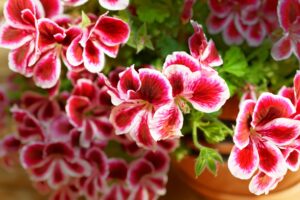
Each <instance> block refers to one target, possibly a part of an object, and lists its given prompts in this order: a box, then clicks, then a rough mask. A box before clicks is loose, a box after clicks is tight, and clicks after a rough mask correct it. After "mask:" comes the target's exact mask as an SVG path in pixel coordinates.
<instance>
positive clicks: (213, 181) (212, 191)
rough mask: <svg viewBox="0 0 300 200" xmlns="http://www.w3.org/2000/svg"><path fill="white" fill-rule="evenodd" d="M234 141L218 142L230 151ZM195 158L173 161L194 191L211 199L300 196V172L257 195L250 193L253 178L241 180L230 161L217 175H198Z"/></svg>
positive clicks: (269, 199)
mask: <svg viewBox="0 0 300 200" xmlns="http://www.w3.org/2000/svg"><path fill="white" fill-rule="evenodd" d="M231 147H232V144H230V143H224V144H220V145H217V146H216V147H214V148H216V149H218V150H219V151H220V152H223V153H225V152H228V150H229V151H230V149H231ZM195 159H196V158H195V157H193V156H186V157H185V158H184V159H182V160H181V161H180V162H178V161H176V160H172V165H173V168H174V170H175V171H176V174H178V176H179V178H180V179H181V180H182V181H183V182H184V183H185V184H187V185H189V187H191V188H192V189H193V190H194V191H196V192H197V193H199V195H200V196H204V197H206V198H207V199H211V200H249V199H255V200H282V199H289V200H298V199H299V196H300V171H298V172H295V173H292V172H288V173H287V175H286V176H285V177H284V179H283V180H282V181H281V182H280V183H279V184H278V186H277V188H276V189H275V190H273V191H271V192H270V193H269V194H268V195H261V196H256V195H253V194H251V193H250V192H249V189H248V186H249V182H250V180H240V179H237V178H235V177H233V176H232V175H231V173H230V172H229V169H228V167H227V163H223V164H220V165H219V166H218V174H217V176H214V175H213V174H212V173H210V172H209V171H208V170H204V172H203V173H202V174H201V175H200V176H199V177H198V178H196V177H195V172H194V164H195Z"/></svg>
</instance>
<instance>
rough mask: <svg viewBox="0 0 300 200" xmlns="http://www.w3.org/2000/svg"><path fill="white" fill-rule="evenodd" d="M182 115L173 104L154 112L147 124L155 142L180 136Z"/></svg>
mask: <svg viewBox="0 0 300 200" xmlns="http://www.w3.org/2000/svg"><path fill="white" fill-rule="evenodd" d="M182 126H183V115H182V113H181V111H180V109H179V108H178V107H177V105H175V104H174V103H171V104H167V105H164V106H162V107H160V108H159V109H158V110H156V112H155V114H154V116H153V119H152V120H151V122H150V124H149V128H150V130H151V135H152V137H153V139H154V140H155V141H158V140H165V139H170V138H178V137H180V136H182V134H181V128H182Z"/></svg>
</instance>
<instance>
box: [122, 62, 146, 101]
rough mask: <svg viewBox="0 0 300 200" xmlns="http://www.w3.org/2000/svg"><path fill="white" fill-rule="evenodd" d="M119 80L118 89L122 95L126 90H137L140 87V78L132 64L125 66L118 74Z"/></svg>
mask: <svg viewBox="0 0 300 200" xmlns="http://www.w3.org/2000/svg"><path fill="white" fill-rule="evenodd" d="M119 77H120V80H119V82H118V86H117V87H118V91H119V92H120V93H122V95H125V96H127V95H128V91H137V90H138V89H140V87H141V80H140V77H139V74H138V73H137V71H135V69H134V66H131V67H130V68H127V69H126V70H125V71H123V72H121V73H120V74H119Z"/></svg>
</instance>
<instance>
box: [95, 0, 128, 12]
mask: <svg viewBox="0 0 300 200" xmlns="http://www.w3.org/2000/svg"><path fill="white" fill-rule="evenodd" d="M98 1H99V3H100V5H101V6H102V7H103V8H105V9H107V10H124V9H125V8H127V7H128V5H129V0H98Z"/></svg>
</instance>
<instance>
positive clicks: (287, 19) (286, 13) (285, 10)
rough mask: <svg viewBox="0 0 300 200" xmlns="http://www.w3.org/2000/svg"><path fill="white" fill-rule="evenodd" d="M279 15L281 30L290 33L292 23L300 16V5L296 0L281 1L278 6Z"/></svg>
mask: <svg viewBox="0 0 300 200" xmlns="http://www.w3.org/2000/svg"><path fill="white" fill-rule="evenodd" d="M277 15H278V20H279V24H280V26H281V28H283V30H284V31H285V32H289V28H290V27H291V25H292V23H293V22H294V21H295V20H296V19H297V17H298V16H299V15H300V4H299V2H298V1H295V0H284V1H279V2H278V6H277Z"/></svg>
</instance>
